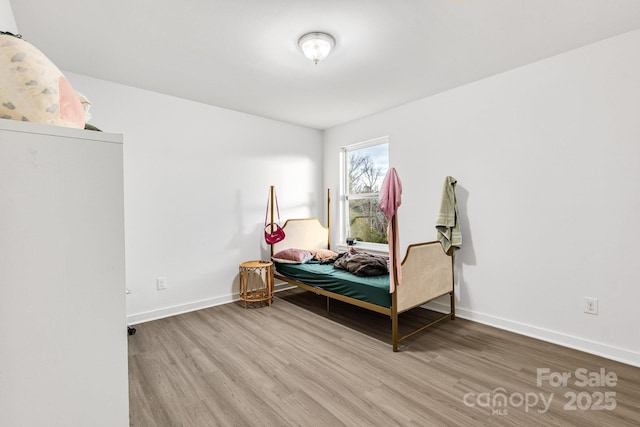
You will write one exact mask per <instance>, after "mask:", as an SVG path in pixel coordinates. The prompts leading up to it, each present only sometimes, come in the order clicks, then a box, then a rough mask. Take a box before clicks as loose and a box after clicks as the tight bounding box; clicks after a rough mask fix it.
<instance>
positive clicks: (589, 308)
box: [584, 297, 598, 315]
mask: <svg viewBox="0 0 640 427" xmlns="http://www.w3.org/2000/svg"><path fill="white" fill-rule="evenodd" d="M584 312H585V313H587V314H595V315H597V314H598V298H590V297H584Z"/></svg>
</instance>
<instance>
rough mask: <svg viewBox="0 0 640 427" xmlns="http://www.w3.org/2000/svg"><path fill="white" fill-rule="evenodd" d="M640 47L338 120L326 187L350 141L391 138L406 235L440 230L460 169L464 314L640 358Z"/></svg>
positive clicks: (427, 236) (565, 59)
mask: <svg viewBox="0 0 640 427" xmlns="http://www.w3.org/2000/svg"><path fill="white" fill-rule="evenodd" d="M639 45H640V31H634V32H631V33H628V34H625V35H622V36H619V37H616V38H612V39H609V40H605V41H602V42H599V43H596V44H593V45H590V46H587V47H584V48H581V49H578V50H575V51H572V52H569V53H566V54H563V55H559V56H556V57H553V58H550V59H547V60H544V61H541V62H538V63H534V64H531V65H528V66H525V67H522V68H519V69H515V70H512V71H509V72H506V73H503V74H500V75H497V76H494V77H491V78H487V79H485V80H482V81H478V82H475V83H473V84H469V85H467V86H464V87H460V88H458V89H455V90H451V91H448V92H445V93H441V94H439V95H436V96H433V97H429V98H425V99H421V100H419V101H416V102H413V103H411V104H407V105H404V106H401V107H398V108H394V109H391V110H388V111H385V112H381V113H379V114H375V115H373V116H370V117H366V118H363V119H361V120H357V121H354V122H351V123H348V124H345V125H342V126H339V127H336V128H333V129H330V130H328V131H326V133H325V152H324V158H325V164H324V177H325V178H324V181H325V186H328V187H331V188H335V189H337V188H338V176H339V170H338V153H339V149H340V147H341V146H343V145H348V144H351V143H355V142H359V141H364V140H368V139H372V138H375V137H379V136H383V135H389V137H390V160H391V165H392V166H395V167H396V168H397V170H398V174H399V176H400V178H401V180H402V182H403V185H404V193H403V204H402V206H401V207H400V211H399V221H400V239H401V245H402V246H406V245H408V244H409V243H411V242H415V241H422V240H434V238H435V230H434V227H433V224H434V222H435V218H436V214H437V211H438V208H439V201H440V194H441V188H442V183H443V180H444V178H445V176H447V175H452V176H454V177H456V178H457V179H458V182H459V185H458V188H457V196H458V201H459V207H460V214H461V222H462V232H463V239H464V242H463V249H462V250H460V251H459V252H458V254H457V257H456V274H457V279H456V291H457V299H458V304H459V305H458V308H459V314H460V315H461V316H462V317H467V318H470V319H474V320H477V321H481V322H486V323H489V324H493V325H496V326H498V327H502V328H506V329H511V330H515V331H518V332H521V333H525V334H528V335H531V336H536V337H540V338H543V339H546V340H549V341H554V342H558V343H561V344H564V345H567V346H570V347H576V348H580V349H583V350H587V351H590V352H593V353H596V354H601V355H604V356H607V357H610V358H614V359H618V360H621V361H626V362H628V363H632V364H635V365H640V339H638V334H637V332H635V330H634V327H635V326H634V325H638V324H640V311H639V310H638V309H637V302H638V301H640V286H638V283H637V280H638V277H640V263H639V262H638V259H640V243H639V242H640V224H639V223H638V222H637V221H636V220H637V218H638V213H639V212H640V191H638V189H639V188H638V185H639V184H638V183H640V167H639V166H640V144H639V143H638V141H639V140H640V120H639V119H638V118H639V117H640V49H638V46H639ZM334 206H336V207H337V203H336V204H335V205H334ZM332 237H333V241H336V239H337V235H335V236H332ZM585 296H589V297H596V298H598V299H599V311H600V313H599V315H598V316H593V315H588V314H585V313H583V305H584V303H583V297H585Z"/></svg>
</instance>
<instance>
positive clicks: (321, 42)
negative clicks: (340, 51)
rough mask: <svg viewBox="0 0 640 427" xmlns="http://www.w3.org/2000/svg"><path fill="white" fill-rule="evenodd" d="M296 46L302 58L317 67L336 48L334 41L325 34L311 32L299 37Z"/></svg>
mask: <svg viewBox="0 0 640 427" xmlns="http://www.w3.org/2000/svg"><path fill="white" fill-rule="evenodd" d="M298 45H299V46H300V49H302V53H304V56H306V57H307V58H309V59H310V60H312V61H313V62H314V63H315V64H316V65H318V62H320V61H322V60H323V59H324V58H326V57H327V55H329V52H331V49H333V48H334V47H335V46H336V40H335V39H334V38H333V37H331V36H330V35H329V34H327V33H319V32H313V33H308V34H305V35H304V36H302V37H300V39H299V40H298Z"/></svg>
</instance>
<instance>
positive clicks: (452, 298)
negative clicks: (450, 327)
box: [449, 291, 456, 320]
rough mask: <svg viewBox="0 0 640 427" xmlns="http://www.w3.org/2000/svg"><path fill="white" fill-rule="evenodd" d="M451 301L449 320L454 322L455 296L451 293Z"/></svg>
mask: <svg viewBox="0 0 640 427" xmlns="http://www.w3.org/2000/svg"><path fill="white" fill-rule="evenodd" d="M449 296H450V297H451V298H450V301H451V320H456V296H455V294H454V292H453V291H451V292H450V293H449Z"/></svg>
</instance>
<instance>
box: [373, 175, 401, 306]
mask: <svg viewBox="0 0 640 427" xmlns="http://www.w3.org/2000/svg"><path fill="white" fill-rule="evenodd" d="M401 196H402V183H401V182H400V177H398V173H397V172H396V169H395V168H389V170H388V171H387V174H386V175H385V177H384V180H383V181H382V186H381V188H380V196H379V200H378V201H379V203H380V209H381V210H382V212H383V213H384V215H385V216H386V217H387V220H388V221H389V224H388V228H387V240H388V241H389V293H393V291H394V290H395V288H396V286H398V285H400V281H401V280H402V269H401V260H400V248H399V246H400V245H399V240H400V239H399V236H398V228H397V223H398V215H397V212H398V208H399V207H400V204H401ZM394 219H395V220H394Z"/></svg>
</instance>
